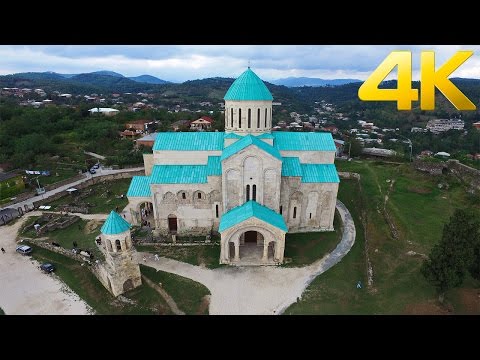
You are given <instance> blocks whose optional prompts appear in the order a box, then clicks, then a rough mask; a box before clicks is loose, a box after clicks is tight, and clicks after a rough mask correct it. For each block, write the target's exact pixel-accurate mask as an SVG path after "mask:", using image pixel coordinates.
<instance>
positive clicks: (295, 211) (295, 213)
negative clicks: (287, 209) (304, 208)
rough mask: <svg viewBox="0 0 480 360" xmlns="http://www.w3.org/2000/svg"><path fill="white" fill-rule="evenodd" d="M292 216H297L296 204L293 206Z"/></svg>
mask: <svg viewBox="0 0 480 360" xmlns="http://www.w3.org/2000/svg"><path fill="white" fill-rule="evenodd" d="M293 218H294V219H296V218H297V207H296V206H295V207H294V208H293Z"/></svg>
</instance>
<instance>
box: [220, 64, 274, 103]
mask: <svg viewBox="0 0 480 360" xmlns="http://www.w3.org/2000/svg"><path fill="white" fill-rule="evenodd" d="M223 99H224V100H254V101H255V100H257V101H261V100H270V101H272V100H273V96H272V94H271V93H270V91H269V90H268V88H267V87H266V86H265V84H264V83H263V81H262V79H260V78H259V77H258V76H257V74H255V73H254V72H253V71H252V70H251V69H250V67H249V68H248V69H247V70H245V71H244V72H243V74H242V75H240V76H239V77H238V78H237V80H235V81H234V82H233V84H232V85H231V86H230V88H229V89H228V91H227V93H226V94H225V97H224V98H223Z"/></svg>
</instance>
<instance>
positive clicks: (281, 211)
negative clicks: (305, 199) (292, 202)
mask: <svg viewBox="0 0 480 360" xmlns="http://www.w3.org/2000/svg"><path fill="white" fill-rule="evenodd" d="M282 210H283V209H282V205H280V215H282Z"/></svg>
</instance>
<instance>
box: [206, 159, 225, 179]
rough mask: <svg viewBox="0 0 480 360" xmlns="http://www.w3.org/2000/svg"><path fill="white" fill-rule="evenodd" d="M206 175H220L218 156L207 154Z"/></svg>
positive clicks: (220, 165) (220, 163) (220, 166)
mask: <svg viewBox="0 0 480 360" xmlns="http://www.w3.org/2000/svg"><path fill="white" fill-rule="evenodd" d="M207 175H208V176H222V162H221V161H220V156H209V157H208V161H207Z"/></svg>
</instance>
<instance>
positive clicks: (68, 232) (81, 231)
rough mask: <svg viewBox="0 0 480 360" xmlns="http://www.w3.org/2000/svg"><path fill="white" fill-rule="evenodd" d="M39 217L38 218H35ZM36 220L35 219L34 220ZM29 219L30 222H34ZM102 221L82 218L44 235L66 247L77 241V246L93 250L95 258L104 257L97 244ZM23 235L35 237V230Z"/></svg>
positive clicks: (70, 247)
mask: <svg viewBox="0 0 480 360" xmlns="http://www.w3.org/2000/svg"><path fill="white" fill-rule="evenodd" d="M35 219H37V218H35ZM33 221H35V220H33ZM33 221H31V220H28V223H30V224H31V223H33ZM100 227H101V223H100V222H98V221H95V220H91V221H87V220H83V219H80V220H78V221H77V222H76V223H74V224H72V225H70V226H68V227H66V228H65V229H57V230H54V231H52V232H48V233H46V234H44V235H42V237H48V241H49V242H52V241H55V242H57V243H59V244H60V245H61V246H62V247H63V248H65V249H73V242H74V241H76V242H77V246H78V247H79V248H80V249H83V250H91V251H92V252H93V254H94V255H95V258H97V259H98V258H100V259H103V258H104V256H103V254H102V252H101V251H100V250H99V249H98V247H97V245H96V244H95V238H96V237H97V236H98V235H99V234H100ZM21 236H25V237H30V238H35V237H36V233H35V230H29V231H27V232H25V233H23V234H21Z"/></svg>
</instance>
